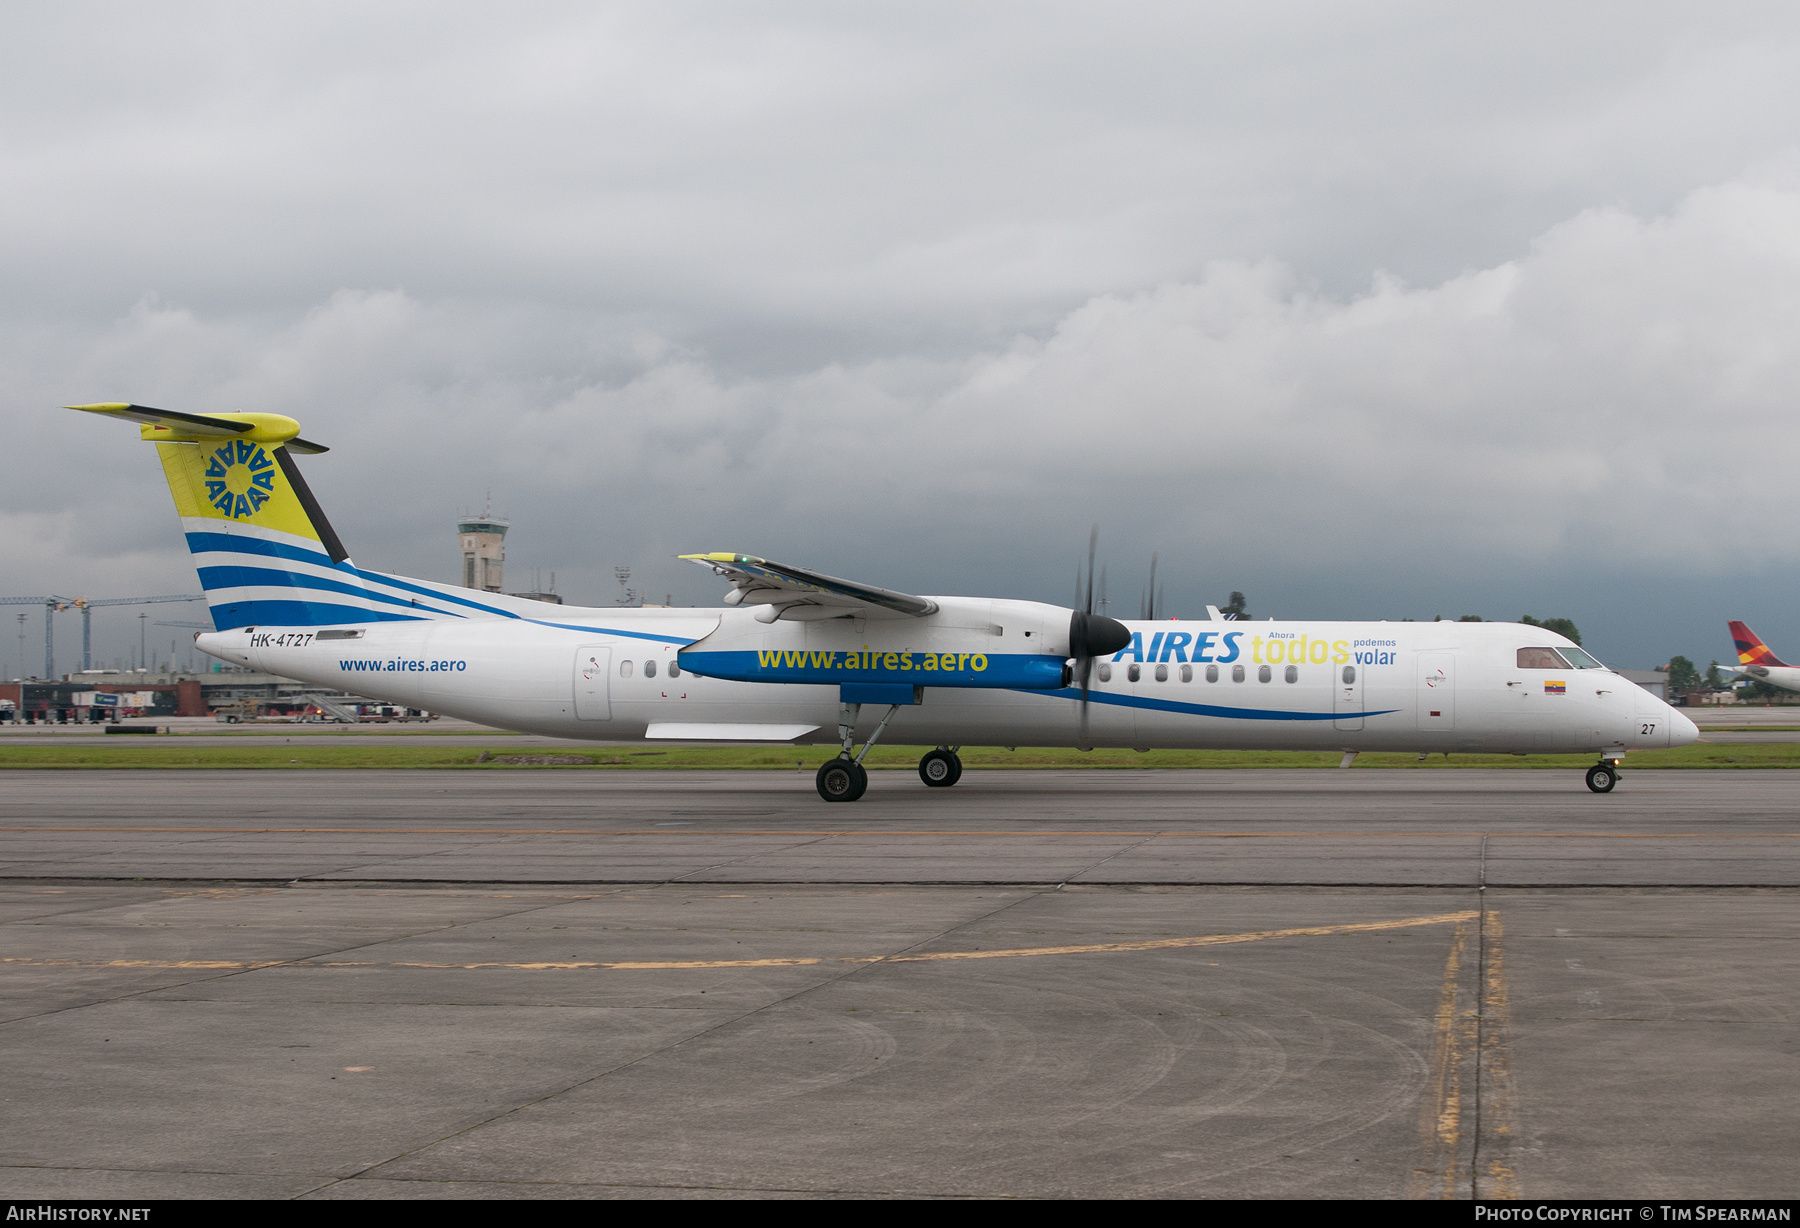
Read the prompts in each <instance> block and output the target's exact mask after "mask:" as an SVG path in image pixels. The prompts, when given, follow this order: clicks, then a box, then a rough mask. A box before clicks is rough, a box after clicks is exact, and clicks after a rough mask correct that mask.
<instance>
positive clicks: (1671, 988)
mask: <svg viewBox="0 0 1800 1228" xmlns="http://www.w3.org/2000/svg"><path fill="white" fill-rule="evenodd" d="M4 780H5V786H6V787H5V791H4V794H3V795H0V828H3V829H4V830H0V932H3V933H4V944H3V945H0V978H4V983H5V984H6V986H7V992H6V994H4V995H3V996H0V1028H3V1029H4V1036H5V1041H6V1045H7V1051H8V1055H9V1057H8V1064H7V1070H6V1073H5V1075H4V1076H0V1084H3V1085H4V1095H5V1097H6V1103H7V1109H8V1115H9V1121H10V1122H11V1123H12V1125H13V1129H11V1130H9V1131H7V1132H6V1137H5V1139H4V1140H3V1141H0V1190H3V1191H4V1192H5V1193H6V1194H7V1195H8V1196H12V1197H56V1196H63V1197H75V1196H81V1197H157V1196H234V1195H235V1196H257V1197H310V1198H371V1197H385V1198H404V1197H443V1196H471V1197H483V1196H494V1197H519V1196H541V1197H697V1196H714V1197H733V1196H735V1197H755V1196H801V1197H843V1196H949V1197H959V1196H1024V1197H1032V1196H1067V1195H1078V1196H1276V1195H1284V1196H1319V1197H1326V1196H1329V1197H1341V1196H1369V1197H1407V1196H1411V1197H1445V1196H1449V1197H1468V1196H1469V1195H1470V1194H1471V1193H1474V1194H1479V1195H1481V1196H1483V1197H1506V1196H1517V1197H1549V1196H1596V1197H1605V1196H1618V1197H1632V1198H1638V1197H1644V1198H1651V1197H1712V1198H1719V1197H1777V1196H1781V1197H1792V1196H1793V1195H1794V1193H1795V1190H1794V1186H1795V1184H1796V1178H1795V1176H1794V1172H1793V1165H1792V1151H1793V1140H1794V1138H1795V1137H1796V1133H1797V1132H1800V1131H1797V1127H1800V1109H1797V1108H1796V1107H1795V1106H1796V1104H1800V1097H1797V1096H1796V1093H1797V1092H1800V1067H1797V1066H1796V1064H1795V1062H1794V1054H1795V1051H1796V1050H1795V1039H1794V1038H1795V1036H1796V1030H1795V1022H1796V1015H1797V1013H1800V966H1797V965H1800V944H1797V941H1796V940H1797V939H1800V913H1796V910H1795V908H1794V900H1795V894H1794V890H1793V888H1794V886H1795V885H1797V883H1800V819H1797V818H1796V806H1795V804H1794V803H1795V801H1796V796H1795V790H1796V788H1800V778H1796V777H1794V776H1793V774H1791V773H1785V772H1754V771H1744V772H1660V773H1659V772H1631V773H1628V774H1627V775H1626V777H1625V781H1624V783H1623V784H1622V785H1621V786H1620V788H1619V789H1618V790H1617V791H1616V792H1615V793H1613V794H1611V795H1609V796H1605V797H1596V796H1594V795H1591V794H1589V793H1588V792H1587V791H1586V790H1585V788H1583V787H1582V785H1581V781H1580V778H1579V776H1578V775H1577V774H1575V773H1563V772H1539V771H1494V772H1487V771H1472V770H1454V771H1444V770H1416V771H1350V772H1334V771H1320V772H1306V771H1270V772H1248V771H1220V772H1199V771H1190V772H1145V771H1119V772H1104V771H1084V772H1025V771H1007V772H975V771H971V772H969V773H968V774H967V775H965V777H964V779H963V782H962V783H961V784H959V785H958V786H957V787H956V788H955V789H952V790H947V791H938V790H926V789H925V788H924V787H923V786H922V785H920V784H919V782H918V780H917V778H916V777H913V776H911V774H909V773H901V772H880V773H875V774H874V777H873V781H872V784H871V788H870V791H869V794H868V796H867V797H866V798H865V799H864V801H862V802H860V803H857V804H856V805H853V806H828V805H826V804H824V803H822V802H820V801H819V800H818V799H817V797H816V796H815V795H814V794H813V792H812V786H811V780H810V777H802V776H797V775H791V774H785V773H753V772H741V773H730V772H716V773H715V772H680V773H673V772H671V773H656V772H633V773H618V774H611V775H608V774H601V773H596V772H591V771H575V772H558V771H555V770H524V771H518V772H486V773H467V772H464V773H457V772H322V771H320V772H292V773H287V772H242V773H238V772H117V771H112V772H79V773H69V772H10V773H7V774H6V776H5V777H4ZM1790 782H1792V783H1790Z"/></svg>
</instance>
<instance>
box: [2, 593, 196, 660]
mask: <svg viewBox="0 0 1800 1228" xmlns="http://www.w3.org/2000/svg"><path fill="white" fill-rule="evenodd" d="M205 600H206V598H205V597H203V596H201V595H200V594H199V593H162V594H159V595H157V596H154V597H55V596H50V597H0V605H41V606H43V607H44V677H45V678H46V679H48V678H54V677H55V676H56V620H55V619H54V618H52V617H51V615H53V614H60V613H62V612H63V611H64V610H80V611H81V668H82V669H83V670H84V671H85V670H88V669H91V668H92V667H93V663H94V662H93V630H94V625H93V617H94V608H95V607H96V606H103V605H160V604H162V603H163V602H166V601H205ZM19 672H20V673H21V674H22V673H24V672H25V662H23V661H21V662H19Z"/></svg>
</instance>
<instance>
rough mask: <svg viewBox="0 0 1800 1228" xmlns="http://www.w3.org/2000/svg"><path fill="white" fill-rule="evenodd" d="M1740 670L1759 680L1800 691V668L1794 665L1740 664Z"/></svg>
mask: <svg viewBox="0 0 1800 1228" xmlns="http://www.w3.org/2000/svg"><path fill="white" fill-rule="evenodd" d="M1738 670H1739V672H1740V673H1743V674H1746V675H1748V676H1749V677H1751V678H1754V679H1756V681H1758V682H1766V683H1768V684H1769V685H1771V686H1778V687H1783V688H1785V689H1787V690H1790V691H1800V668H1795V667H1794V666H1792V665H1740V666H1738Z"/></svg>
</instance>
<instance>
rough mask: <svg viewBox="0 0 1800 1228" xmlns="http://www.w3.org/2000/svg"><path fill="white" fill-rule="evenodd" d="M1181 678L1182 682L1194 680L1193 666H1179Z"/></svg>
mask: <svg viewBox="0 0 1800 1228" xmlns="http://www.w3.org/2000/svg"><path fill="white" fill-rule="evenodd" d="M1181 680H1182V681H1183V682H1192V681H1193V680H1194V667H1193V666H1191V665H1184V666H1182V667H1181Z"/></svg>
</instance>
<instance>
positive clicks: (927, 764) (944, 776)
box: [919, 748, 962, 789]
mask: <svg viewBox="0 0 1800 1228" xmlns="http://www.w3.org/2000/svg"><path fill="white" fill-rule="evenodd" d="M919 779H920V780H922V781H924V782H925V783H926V784H927V785H929V786H930V787H931V788H933V789H948V788H949V787H950V786H951V785H953V784H955V783H956V782H957V781H959V780H961V779H962V760H961V759H959V758H958V757H957V754H956V752H955V751H953V750H943V749H941V748H940V749H938V750H934V751H927V752H926V754H925V757H924V758H923V759H921V760H919Z"/></svg>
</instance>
